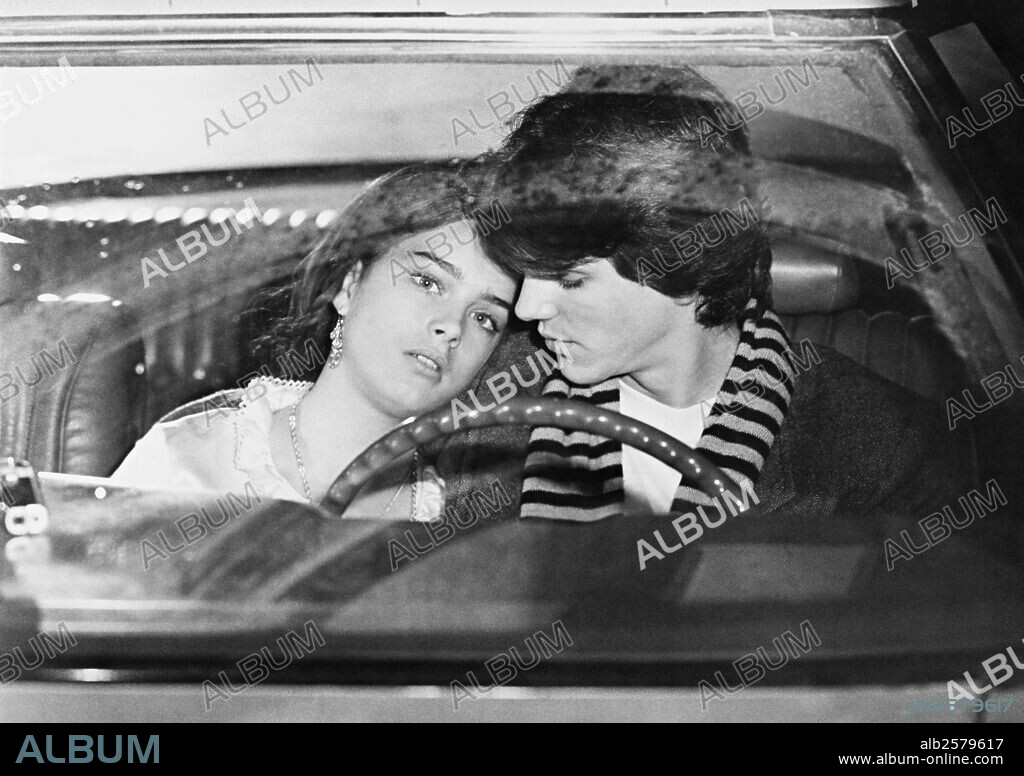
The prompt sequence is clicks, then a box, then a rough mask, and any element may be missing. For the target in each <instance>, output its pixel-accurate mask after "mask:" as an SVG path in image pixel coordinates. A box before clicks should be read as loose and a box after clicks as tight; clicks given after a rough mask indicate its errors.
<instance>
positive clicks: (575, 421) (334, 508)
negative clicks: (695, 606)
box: [320, 397, 740, 517]
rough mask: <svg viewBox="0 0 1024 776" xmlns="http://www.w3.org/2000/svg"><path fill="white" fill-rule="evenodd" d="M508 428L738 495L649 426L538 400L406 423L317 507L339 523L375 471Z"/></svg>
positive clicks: (367, 453) (445, 411)
mask: <svg viewBox="0 0 1024 776" xmlns="http://www.w3.org/2000/svg"><path fill="white" fill-rule="evenodd" d="M510 424H525V425H531V426H554V427H557V428H562V429H566V430H570V431H590V432H592V433H595V434H599V435H601V436H603V437H606V438H608V439H614V440H615V441H617V442H621V443H623V444H628V445H632V446H633V447H635V448H637V449H638V450H640V451H641V452H644V453H647V454H648V455H651V456H653V457H655V458H657V459H658V460H659V461H661V462H663V463H666V464H668V465H669V466H671V467H672V468H673V469H675V470H676V471H677V472H679V473H680V474H681V475H682V476H683V478H684V479H686V480H688V481H690V482H694V483H696V484H697V485H698V487H700V489H701V490H702V491H703V492H704V493H707V494H709V495H711V496H712V497H714V496H717V495H719V494H724V493H725V492H726V490H730V491H731V492H732V493H733V494H737V493H739V492H740V488H739V486H738V485H736V483H735V482H734V481H733V480H732V479H731V478H730V477H729V476H727V475H726V474H725V473H724V472H722V470H721V469H719V468H718V467H717V466H716V465H715V464H713V463H712V462H711V461H710V460H708V458H707V457H706V456H705V455H703V454H702V453H699V452H697V451H696V450H694V449H693V448H691V447H689V446H687V445H685V444H683V443H682V442H680V441H679V440H678V439H676V438H675V437H671V436H669V435H668V434H666V433H664V432H663V431H659V430H658V429H656V428H654V427H653V426H649V425H647V424H646V423H641V422H640V421H638V420H635V419H634V418H630V417H627V416H625V415H622V414H620V413H618V412H611V411H609V410H605V409H602V408H600V407H595V406H594V405H592V404H587V403H586V402H581V401H572V400H569V399H554V398H550V397H548V398H544V397H541V398H511V399H509V400H508V401H506V402H504V403H503V404H501V405H499V406H498V407H497V408H496V409H494V410H488V411H486V412H480V411H478V410H473V411H472V412H470V413H469V414H468V415H465V414H460V418H459V421H458V423H456V422H455V420H454V418H453V417H452V410H451V408H450V407H441V408H440V409H437V410H434V411H433V412H429V413H426V414H424V415H421V416H419V417H417V418H409V419H408V420H406V421H405V422H404V423H402V424H401V425H400V426H398V427H397V428H395V429H393V430H392V431H390V432H388V433H387V434H385V435H384V436H382V437H381V438H380V439H378V440H377V441H376V442H374V443H373V444H372V445H370V446H369V447H367V448H366V449H365V450H364V451H363V452H361V453H360V454H359V455H358V456H357V457H356V459H355V460H354V461H352V463H350V464H349V465H348V466H347V467H346V468H345V470H344V471H343V472H342V473H341V474H339V475H338V476H337V478H336V479H335V480H334V482H333V483H332V484H331V487H330V488H329V489H328V490H327V494H326V495H325V496H324V498H323V500H322V501H321V504H320V505H321V506H322V507H323V508H324V509H326V510H327V511H328V512H330V513H331V514H333V515H336V516H339V517H340V516H341V515H342V514H344V513H345V510H346V509H348V507H349V504H351V503H352V499H354V498H355V496H356V494H357V493H358V492H359V490H360V489H361V488H362V487H363V486H364V485H365V484H366V483H367V482H368V481H369V480H370V479H371V478H372V477H373V475H374V473H375V472H376V471H377V470H378V469H381V468H383V467H385V466H387V465H388V464H389V463H391V462H392V461H394V460H395V459H396V458H399V457H401V456H402V455H404V454H406V453H408V452H409V451H411V450H413V449H414V448H416V447H419V446H420V445H426V444H428V443H430V442H433V441H435V440H436V439H439V438H440V437H444V436H447V435H449V434H452V433H454V432H456V431H458V430H461V429H463V428H465V429H470V428H483V427H486V426H500V425H510Z"/></svg>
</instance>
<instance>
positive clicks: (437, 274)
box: [334, 221, 518, 419]
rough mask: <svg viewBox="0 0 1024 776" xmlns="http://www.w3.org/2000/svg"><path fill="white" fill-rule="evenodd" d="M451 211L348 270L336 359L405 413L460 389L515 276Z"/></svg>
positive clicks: (499, 319) (508, 299)
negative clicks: (442, 221) (450, 217)
mask: <svg viewBox="0 0 1024 776" xmlns="http://www.w3.org/2000/svg"><path fill="white" fill-rule="evenodd" d="M475 235H476V232H475V229H474V227H473V225H472V224H471V223H470V222H468V221H458V222H455V223H451V224H447V225H445V226H442V227H439V228H437V229H432V230H429V231H424V232H419V233H417V234H414V235H412V236H410V237H407V238H404V239H402V240H400V241H399V242H397V243H395V244H394V245H392V246H391V248H390V249H389V250H388V252H387V254H386V255H384V256H381V257H380V258H379V259H378V260H377V261H376V262H374V263H373V264H372V265H371V266H370V267H368V268H364V267H363V266H362V265H358V266H357V267H356V268H355V269H354V270H353V271H352V272H350V273H349V275H348V277H347V278H346V279H345V283H344V286H343V287H342V291H341V293H339V294H338V295H337V296H336V297H335V298H334V306H335V308H337V310H338V312H339V313H341V314H342V315H344V316H345V323H344V329H343V334H342V342H343V347H344V350H343V355H342V359H341V364H340V365H339V369H343V370H345V373H346V377H347V378H348V379H350V380H351V381H352V382H353V384H354V385H355V386H356V387H357V388H358V389H359V390H360V392H361V393H362V394H363V396H365V397H366V398H367V399H368V400H369V401H371V402H372V403H373V404H374V405H375V406H377V408H378V409H379V410H381V411H382V412H384V413H385V414H388V415H391V416H393V417H396V418H400V419H402V418H406V417H409V416H412V415H418V414H420V413H423V412H427V411H429V410H432V409H435V408H437V407H439V406H441V405H443V404H445V403H447V402H449V401H451V399H452V398H453V397H455V396H457V395H458V394H461V393H462V392H463V391H465V390H466V389H467V388H468V387H469V385H470V383H471V381H472V379H473V377H474V376H475V375H476V373H477V372H478V371H479V369H480V367H481V366H483V364H484V362H485V361H486V360H487V359H488V357H489V356H490V355H491V353H493V352H494V348H495V347H497V345H498V342H499V341H500V339H501V336H502V334H503V332H504V331H505V329H506V327H507V326H508V320H509V316H510V315H511V311H512V304H513V300H514V298H515V293H516V289H517V286H518V283H517V282H516V281H515V280H513V279H512V278H510V277H509V276H508V275H506V274H505V273H504V272H502V271H501V270H500V269H499V268H498V267H497V266H496V265H495V264H493V263H492V262H491V260H490V259H489V258H488V257H487V255H486V254H485V253H484V251H483V248H482V247H481V245H480V242H479V240H477V239H476V236H475Z"/></svg>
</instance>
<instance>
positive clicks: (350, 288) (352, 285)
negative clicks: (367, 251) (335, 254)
mask: <svg viewBox="0 0 1024 776" xmlns="http://www.w3.org/2000/svg"><path fill="white" fill-rule="evenodd" d="M362 277H363V262H361V261H359V262H356V265H355V266H354V267H352V269H350V270H349V271H348V274H347V275H345V280H344V281H342V283H341V291H339V292H338V294H337V295H336V296H335V297H334V299H333V300H332V301H331V304H333V305H334V309H335V310H337V311H338V314H339V315H348V314H349V310H351V308H352V300H353V299H354V298H355V295H356V292H357V291H358V290H359V281H360V280H361V279H362Z"/></svg>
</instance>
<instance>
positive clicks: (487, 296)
mask: <svg viewBox="0 0 1024 776" xmlns="http://www.w3.org/2000/svg"><path fill="white" fill-rule="evenodd" d="M480 298H481V299H483V300H484V301H485V302H490V303H491V304H496V305H498V307H503V308H505V310H506V312H509V313H511V312H512V303H511V302H509V301H507V300H505V299H502V298H501V297H500V296H498V295H497V294H492V293H490V292H488V291H485V292H484V293H483V294H481V295H480Z"/></svg>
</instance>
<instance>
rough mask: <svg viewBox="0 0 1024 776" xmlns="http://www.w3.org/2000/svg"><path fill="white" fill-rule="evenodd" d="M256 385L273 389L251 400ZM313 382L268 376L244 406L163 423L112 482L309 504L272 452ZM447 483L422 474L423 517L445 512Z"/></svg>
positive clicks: (424, 469) (426, 470)
mask: <svg viewBox="0 0 1024 776" xmlns="http://www.w3.org/2000/svg"><path fill="white" fill-rule="evenodd" d="M255 383H260V384H262V386H263V387H265V388H266V391H265V392H264V393H263V394H262V395H261V396H259V398H256V399H253V400H252V401H248V399H247V397H248V396H249V394H250V393H252V391H251V388H252V387H253V385H254V384H255ZM312 387H313V383H311V382H304V381H300V380H280V379H276V378H266V377H260V378H257V379H256V380H254V381H253V382H251V383H249V386H247V389H246V391H245V392H244V393H243V399H242V401H241V406H239V407H237V408H232V407H214V406H213V404H212V403H211V404H210V406H209V407H206V408H205V409H204V410H203V411H202V412H198V413H196V414H193V415H188V416H186V417H184V418H180V419H178V420H173V421H169V422H166V423H157V424H156V425H155V426H153V428H151V429H150V430H149V432H148V433H147V434H146V435H145V436H144V437H142V439H140V440H139V441H138V442H137V443H136V444H135V447H134V448H133V449H132V451H131V452H130V453H129V454H128V456H127V457H126V458H125V459H124V461H123V462H122V463H121V465H120V466H119V467H118V468H117V471H115V472H114V474H113V475H112V477H111V479H112V480H114V481H115V482H116V483H119V484H123V485H131V486H135V487H139V488H147V489H155V490H216V491H222V492H223V491H229V490H230V491H232V492H236V493H242V492H243V491H244V490H245V487H246V485H247V484H251V487H252V488H255V490H256V492H257V493H258V494H259V495H260V497H261V498H264V497H265V498H275V499H283V500H285V501H299V502H303V503H305V502H306V499H305V497H304V496H302V495H301V494H300V493H298V492H297V491H296V490H295V488H293V487H292V486H291V484H290V483H289V482H288V481H287V480H286V479H285V478H284V477H283V476H281V473H280V472H278V470H277V468H276V467H275V466H274V462H273V459H272V457H271V454H270V424H271V418H272V417H273V414H274V413H275V412H277V411H279V410H282V409H285V408H287V407H290V406H291V405H293V404H294V403H295V402H296V401H298V400H299V398H300V397H301V396H303V395H304V394H305V393H306V392H307V391H309V389H310V388H312ZM444 501H445V496H444V480H443V479H441V477H440V475H439V474H438V473H437V471H436V469H434V467H433V466H427V465H423V464H420V465H419V466H418V467H417V471H416V504H415V519H416V520H424V521H425V520H433V519H436V518H437V517H439V516H440V515H441V514H442V512H443V511H444Z"/></svg>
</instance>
